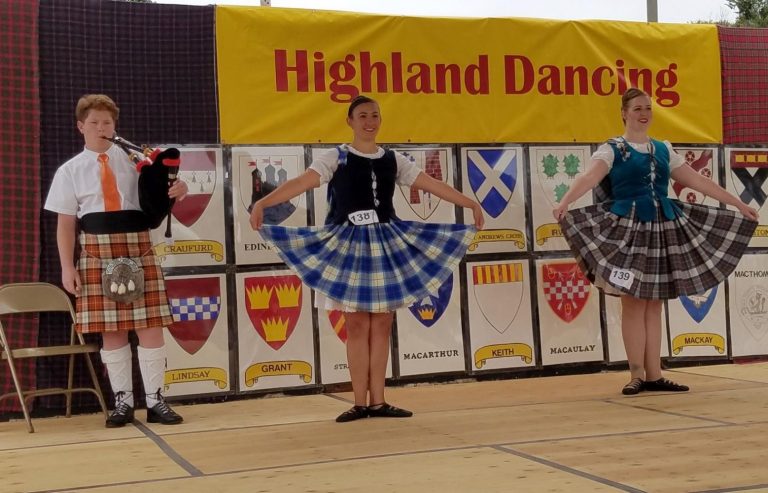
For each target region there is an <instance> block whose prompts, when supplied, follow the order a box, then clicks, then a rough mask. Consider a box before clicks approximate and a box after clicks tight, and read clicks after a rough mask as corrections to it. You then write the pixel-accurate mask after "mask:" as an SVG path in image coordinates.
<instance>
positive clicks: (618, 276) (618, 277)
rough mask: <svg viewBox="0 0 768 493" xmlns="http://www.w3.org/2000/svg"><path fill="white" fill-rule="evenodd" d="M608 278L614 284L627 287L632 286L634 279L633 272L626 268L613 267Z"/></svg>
mask: <svg viewBox="0 0 768 493" xmlns="http://www.w3.org/2000/svg"><path fill="white" fill-rule="evenodd" d="M608 280H609V281H611V283H613V284H615V285H616V286H621V287H622V288H626V289H629V288H630V287H631V286H632V281H634V280H635V274H634V273H633V272H632V271H630V270H626V269H613V270H612V271H611V276H610V277H609V278H608Z"/></svg>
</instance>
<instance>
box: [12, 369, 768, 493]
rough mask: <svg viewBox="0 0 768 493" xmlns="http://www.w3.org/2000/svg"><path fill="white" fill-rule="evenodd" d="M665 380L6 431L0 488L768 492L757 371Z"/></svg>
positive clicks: (512, 383) (256, 405) (422, 393)
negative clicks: (367, 406)
mask: <svg viewBox="0 0 768 493" xmlns="http://www.w3.org/2000/svg"><path fill="white" fill-rule="evenodd" d="M666 374H667V376H668V377H670V378H672V379H673V380H676V381H679V382H681V383H685V384H688V385H690V386H691V387H692V391H691V392H689V393H685V394H670V393H649V392H643V393H641V394H640V395H638V396H633V397H625V396H622V395H621V394H620V388H621V386H622V385H623V384H624V383H626V381H627V380H628V373H626V372H617V373H599V374H590V375H575V376H561V377H548V378H530V379H521V380H503V381H489V382H472V383H456V384H439V385H438V384H436V385H426V384H424V385H418V386H411V387H399V388H389V389H387V392H388V394H387V395H388V400H389V401H390V402H392V403H393V404H395V405H399V406H402V407H405V408H407V409H411V410H413V411H414V412H415V415H414V417H413V418H410V419H383V418H370V419H364V420H360V421H356V422H352V423H344V424H338V423H335V422H334V421H333V418H335V416H336V415H337V414H339V413H340V412H342V411H343V410H345V409H347V408H348V407H349V406H350V402H349V399H350V394H324V395H311V396H298V397H272V398H259V399H251V400H240V401H234V402H228V403H220V404H198V405H190V406H176V408H177V410H178V411H179V412H180V413H181V414H182V415H183V416H184V418H185V420H186V422H185V423H184V424H182V425H180V426H161V425H148V424H146V422H145V417H146V414H145V412H144V410H139V411H138V412H137V418H139V419H138V420H137V422H136V423H135V424H134V425H133V426H130V425H129V426H127V427H125V428H122V429H113V430H108V429H105V428H104V425H103V416H102V415H80V416H75V417H72V418H70V419H66V418H63V417H62V418H46V419H36V420H34V423H35V427H36V433H34V434H29V433H27V431H26V426H25V425H24V422H23V421H11V422H5V423H0V471H2V473H1V474H0V491H1V492H3V493H11V492H51V491H73V492H75V491H76V492H94V493H95V492H105V493H123V492H134V491H136V492H138V491H167V492H171V493H174V492H182V491H183V492H185V493H198V492H200V493H203V492H205V493H208V492H249V493H251V492H253V493H258V492H279V493H298V492H302V493H304V492H313V493H319V492H365V493H369V492H388V493H399V492H478V491H482V492H511V491H515V492H561V491H562V492H569V493H578V492H609V491H633V492H639V491H647V492H688V491H690V492H712V493H714V492H729V491H740V492H741V491H748V492H768V446H767V444H768V363H754V364H742V365H717V366H706V367H692V368H685V369H677V370H670V371H667V373H666Z"/></svg>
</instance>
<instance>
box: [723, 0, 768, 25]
mask: <svg viewBox="0 0 768 493" xmlns="http://www.w3.org/2000/svg"><path fill="white" fill-rule="evenodd" d="M726 3H727V4H728V7H730V8H732V9H734V10H736V11H738V13H739V17H738V19H736V25H737V26H741V27H768V0H728V1H727V2H726Z"/></svg>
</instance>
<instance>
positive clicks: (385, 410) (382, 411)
mask: <svg viewBox="0 0 768 493" xmlns="http://www.w3.org/2000/svg"><path fill="white" fill-rule="evenodd" d="M368 416H370V417H372V418H410V417H411V416H413V413H412V412H411V411H407V410H405V409H400V408H399V407H395V406H392V405H389V404H387V403H386V402H385V403H383V404H374V405H372V406H368Z"/></svg>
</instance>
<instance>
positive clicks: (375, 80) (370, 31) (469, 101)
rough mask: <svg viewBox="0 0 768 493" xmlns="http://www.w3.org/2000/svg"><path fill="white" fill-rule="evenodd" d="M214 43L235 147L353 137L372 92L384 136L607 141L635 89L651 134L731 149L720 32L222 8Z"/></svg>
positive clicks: (224, 117) (227, 128)
mask: <svg viewBox="0 0 768 493" xmlns="http://www.w3.org/2000/svg"><path fill="white" fill-rule="evenodd" d="M216 42H217V60H218V77H219V79H218V89H219V105H220V120H221V139H222V142H223V143H226V144H260V143H313V142H333V143H336V142H345V141H348V140H349V137H350V135H351V133H350V130H349V128H348V127H347V125H346V122H345V118H346V109H347V103H348V102H349V101H350V100H351V99H352V98H354V97H355V96H357V95H358V94H361V93H362V94H366V95H369V96H372V97H374V98H375V99H377V100H378V101H379V103H380V104H381V110H382V117H383V122H384V124H383V126H382V131H381V134H380V136H379V140H380V141H381V142H395V143H405V142H409V143H410V142H414V143H415V142H429V143H440V142H450V143H452V142H601V141H604V140H605V139H606V138H608V137H611V136H615V135H619V134H621V133H622V131H623V127H622V122H621V118H620V113H619V108H620V95H621V93H622V92H624V90H625V89H626V87H628V86H632V85H634V86H638V87H640V88H642V89H644V90H646V91H647V92H648V93H649V94H650V95H651V97H652V99H653V101H654V108H655V123H654V126H653V129H652V134H653V135H655V136H658V137H661V138H664V139H668V140H670V141H672V142H685V143H716V142H721V141H722V118H721V113H722V110H721V87H720V52H719V48H718V38H717V28H716V26H714V25H698V24H696V25H693V24H685V25H683V24H655V23H654V24H647V23H634V22H615V21H554V20H543V19H510V18H506V19H501V18H500V19H460V18H418V17H401V16H383V15H368V14H355V13H342V12H330V11H315V10H299V9H280V8H275V7H270V8H263V7H217V8H216Z"/></svg>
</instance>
